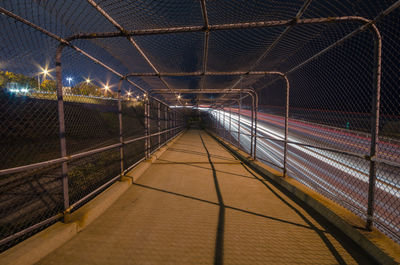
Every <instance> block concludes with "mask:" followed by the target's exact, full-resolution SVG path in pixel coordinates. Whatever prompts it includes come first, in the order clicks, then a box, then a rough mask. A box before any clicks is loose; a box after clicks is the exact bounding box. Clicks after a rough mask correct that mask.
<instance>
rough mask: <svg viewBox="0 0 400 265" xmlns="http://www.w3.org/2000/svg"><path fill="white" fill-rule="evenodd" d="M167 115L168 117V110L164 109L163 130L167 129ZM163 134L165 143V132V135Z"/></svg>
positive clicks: (166, 135) (166, 134)
mask: <svg viewBox="0 0 400 265" xmlns="http://www.w3.org/2000/svg"><path fill="white" fill-rule="evenodd" d="M167 115H168V108H167V107H165V111H164V130H167V129H168V123H167V120H168V117H167ZM163 134H164V143H165V142H167V137H168V133H167V132H166V133H163Z"/></svg>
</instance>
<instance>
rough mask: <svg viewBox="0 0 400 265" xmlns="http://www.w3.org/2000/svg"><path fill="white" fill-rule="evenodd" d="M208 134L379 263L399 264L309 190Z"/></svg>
mask: <svg viewBox="0 0 400 265" xmlns="http://www.w3.org/2000/svg"><path fill="white" fill-rule="evenodd" d="M207 132H208V131H207ZM208 134H209V135H211V137H213V138H214V139H215V140H217V141H218V142H219V143H220V144H221V145H222V146H224V147H225V148H226V149H227V150H228V151H229V152H231V153H232V154H233V155H234V156H235V157H237V158H238V159H239V160H241V161H242V162H243V163H245V164H246V165H247V166H249V167H250V168H251V169H252V170H254V171H255V172H257V173H258V174H260V175H261V176H263V177H265V178H266V179H269V180H271V181H272V183H273V184H275V185H276V186H278V187H281V188H283V189H284V190H286V191H287V192H288V193H290V194H293V195H294V196H295V197H297V198H298V199H299V200H301V201H302V202H304V203H305V204H306V205H308V206H309V207H311V208H312V209H314V210H315V211H316V212H318V213H319V214H320V215H321V216H323V217H324V218H325V219H326V220H328V222H330V223H331V224H333V225H334V226H335V227H336V228H338V229H339V230H340V231H342V232H343V233H344V234H345V235H346V236H348V237H349V238H350V239H352V240H353V241H354V242H355V243H356V244H357V245H358V246H359V247H360V248H361V249H363V250H364V251H365V252H366V253H368V254H369V255H370V256H371V257H373V258H374V259H375V260H376V261H377V262H378V263H379V264H398V263H397V262H396V261H395V260H394V258H393V257H391V256H390V255H388V254H387V253H386V252H384V251H383V250H382V249H381V248H379V247H378V246H377V245H375V244H374V243H373V242H371V241H370V240H369V239H368V238H367V237H366V236H365V235H363V234H362V233H361V232H360V231H358V230H357V229H356V228H354V227H353V226H352V225H350V224H349V223H348V222H346V221H345V220H344V219H343V218H342V217H340V216H339V215H338V214H336V213H335V212H334V211H332V210H331V209H329V208H328V207H327V206H325V205H324V204H323V203H321V202H320V201H318V200H317V199H315V198H314V197H313V196H312V195H310V194H308V192H305V191H303V190H301V189H299V188H298V187H296V186H295V185H293V184H292V183H290V182H289V181H288V179H289V178H288V177H287V178H282V177H281V176H277V175H275V174H273V173H271V172H270V171H269V170H267V169H266V168H264V167H263V166H262V164H261V163H258V162H256V161H253V160H249V158H248V156H247V155H245V153H243V152H241V151H239V150H236V148H233V147H232V146H231V145H230V144H227V143H225V141H223V140H222V139H220V138H219V137H217V136H215V135H214V134H213V133H211V132H208ZM388 240H389V239H388Z"/></svg>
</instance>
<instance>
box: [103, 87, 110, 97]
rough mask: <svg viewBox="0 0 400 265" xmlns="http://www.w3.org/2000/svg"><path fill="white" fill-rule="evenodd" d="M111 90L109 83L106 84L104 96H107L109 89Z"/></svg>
mask: <svg viewBox="0 0 400 265" xmlns="http://www.w3.org/2000/svg"><path fill="white" fill-rule="evenodd" d="M108 90H110V87H109V86H108V84H106V85H104V97H107V91H108Z"/></svg>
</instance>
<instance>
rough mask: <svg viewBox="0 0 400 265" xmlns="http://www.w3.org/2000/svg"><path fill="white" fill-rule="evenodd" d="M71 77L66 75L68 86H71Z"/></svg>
mask: <svg viewBox="0 0 400 265" xmlns="http://www.w3.org/2000/svg"><path fill="white" fill-rule="evenodd" d="M72 80H73V79H72V77H67V81H68V86H71V81H72Z"/></svg>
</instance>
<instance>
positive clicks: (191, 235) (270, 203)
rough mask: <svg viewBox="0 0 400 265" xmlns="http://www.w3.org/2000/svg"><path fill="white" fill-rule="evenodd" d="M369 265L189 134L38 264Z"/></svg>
mask: <svg viewBox="0 0 400 265" xmlns="http://www.w3.org/2000/svg"><path fill="white" fill-rule="evenodd" d="M310 213H311V214H310ZM370 262H371V260H370V259H369V258H368V257H367V256H366V255H365V254H364V253H363V252H362V251H361V250H360V249H358V248H357V247H356V246H355V245H353V244H352V243H351V242H350V241H349V240H348V239H347V238H345V237H344V236H342V235H341V234H340V233H339V232H338V231H337V230H335V229H334V228H333V227H332V226H331V225H329V224H328V223H326V222H325V221H324V220H322V219H321V218H319V217H318V216H317V215H316V214H313V213H312V211H311V210H307V211H306V210H305V209H304V208H302V206H300V205H299V204H298V203H296V202H295V201H293V200H292V199H291V198H289V197H288V196H286V195H285V194H283V193H282V192H281V191H279V190H278V189H277V188H275V187H274V186H273V185H272V184H270V183H269V182H268V181H266V180H264V179H262V178H261V177H260V176H258V175H257V174H255V173H254V172H252V171H251V170H250V169H248V168H246V167H245V166H244V165H243V164H241V163H240V161H239V160H237V159H235V158H234V157H233V156H232V155H231V154H230V153H228V151H226V150H225V149H224V148H223V147H222V146H220V145H219V144H218V143H217V142H216V141H215V140H214V139H212V138H211V137H210V136H209V135H208V134H207V133H205V132H204V131H201V130H189V131H187V132H186V133H185V134H184V135H182V136H181V137H180V138H179V139H178V140H177V141H176V142H175V143H174V144H173V145H172V146H171V147H170V148H169V149H168V150H167V151H166V152H165V153H164V154H163V155H162V156H161V158H160V159H159V160H157V161H156V162H155V163H154V164H153V165H151V166H150V168H149V169H148V170H147V171H146V172H145V173H144V175H143V176H142V177H141V178H140V179H139V180H138V181H137V182H136V183H135V184H134V185H132V186H131V187H130V188H129V189H128V191H127V192H126V193H124V194H123V195H122V196H121V197H120V198H119V199H118V200H117V201H116V203H115V204H113V205H112V206H111V207H110V208H109V209H108V210H107V211H106V212H105V213H104V214H103V215H101V216H100V217H99V218H98V219H97V220H95V221H94V222H93V223H92V224H90V225H89V226H88V227H87V228H86V229H85V230H83V231H82V232H81V233H79V234H78V235H77V236H75V237H74V238H73V239H72V240H70V241H69V242H67V243H66V244H64V245H63V246H62V247H60V248H59V249H57V250H55V251H54V252H52V253H50V254H49V255H48V256H46V257H45V258H44V259H42V260H41V261H40V262H39V263H38V264H41V265H45V264H357V263H359V264H370Z"/></svg>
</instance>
